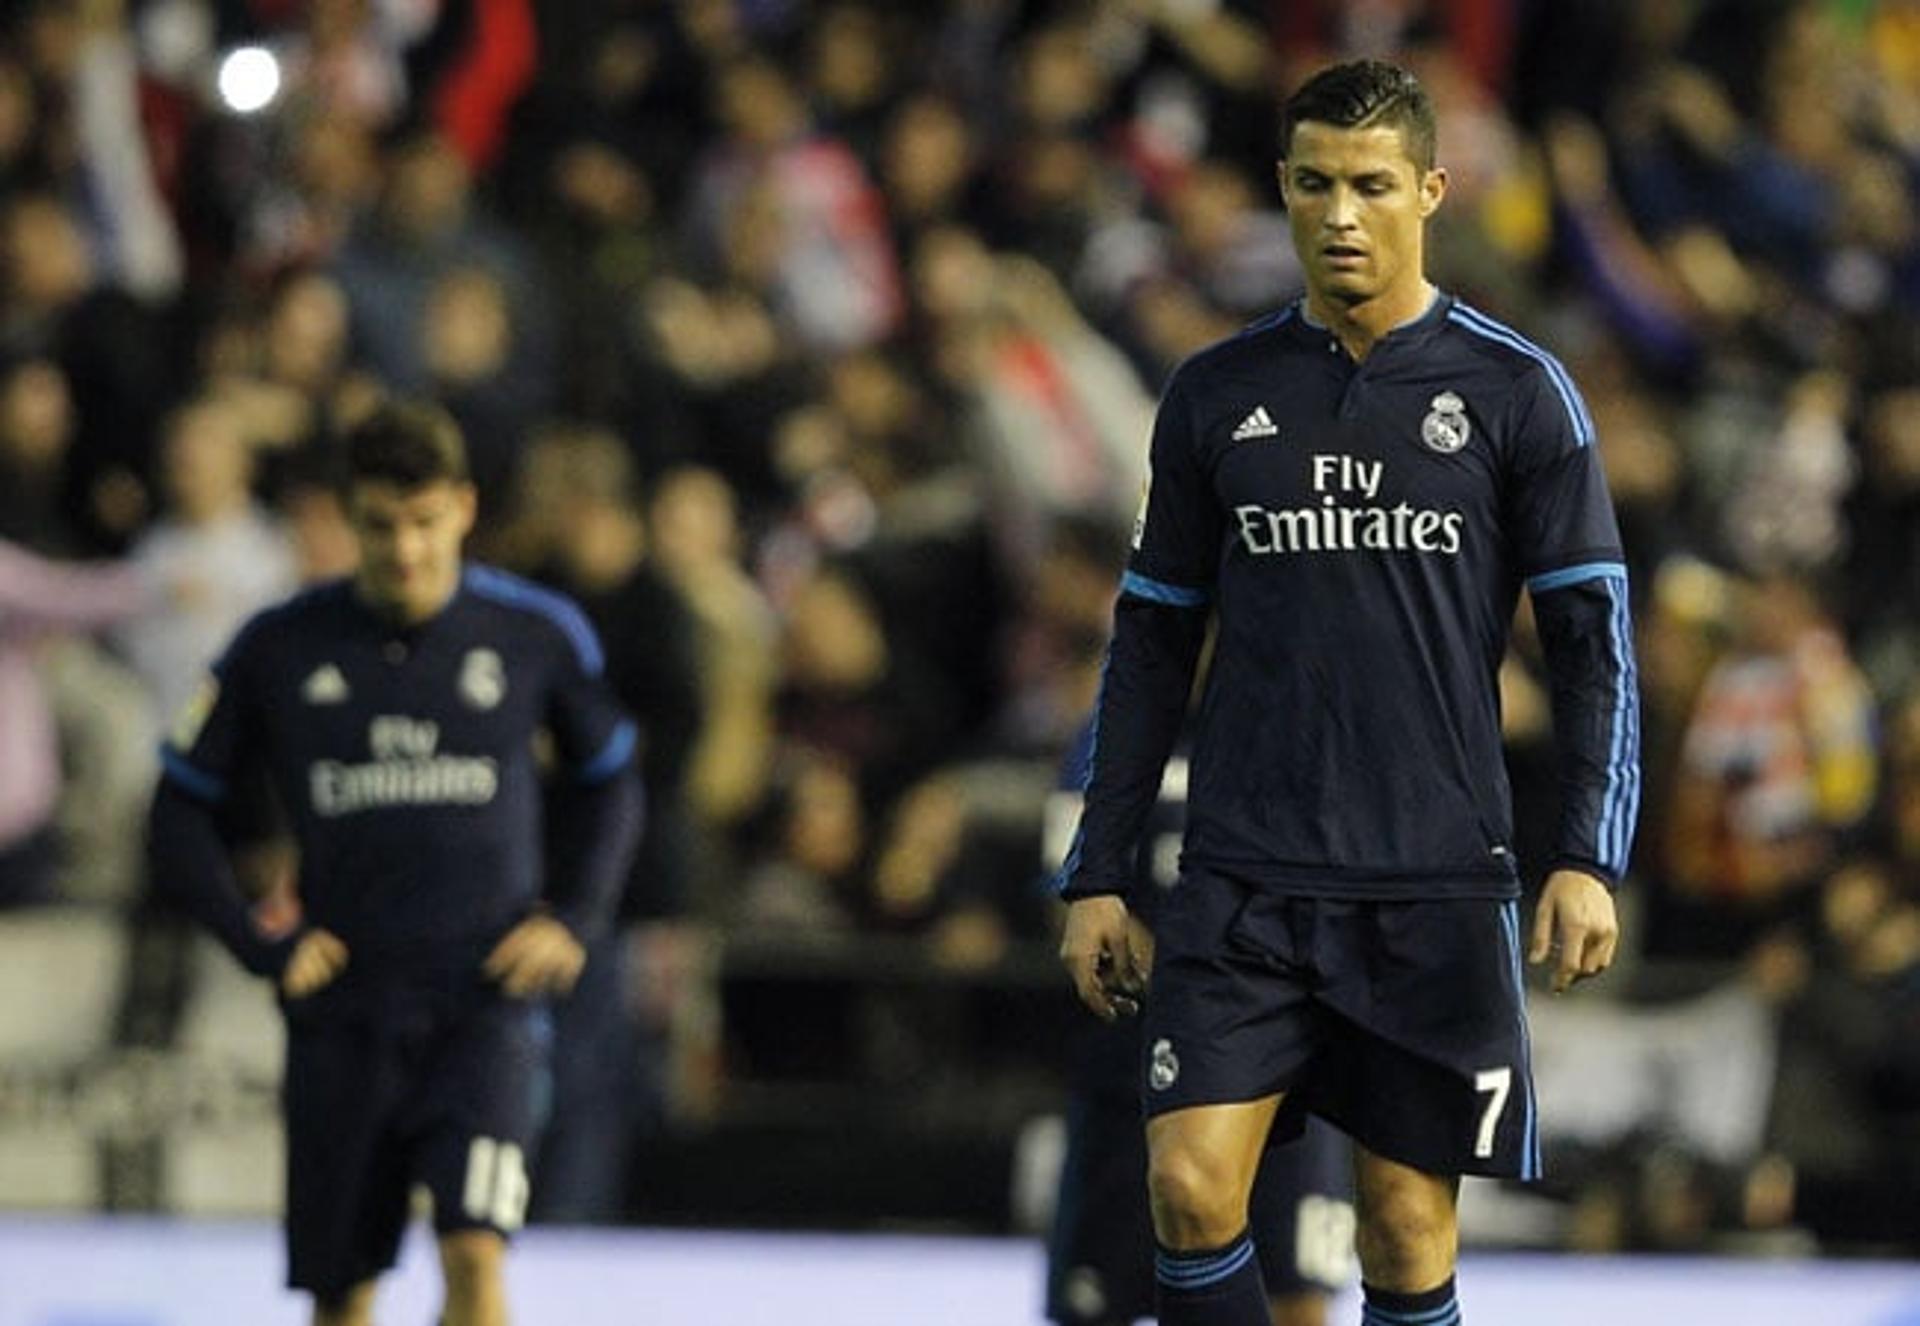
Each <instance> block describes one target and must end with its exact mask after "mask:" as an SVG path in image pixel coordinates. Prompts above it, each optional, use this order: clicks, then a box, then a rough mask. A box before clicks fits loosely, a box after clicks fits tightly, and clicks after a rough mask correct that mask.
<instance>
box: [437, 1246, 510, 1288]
mask: <svg viewBox="0 0 1920 1326" xmlns="http://www.w3.org/2000/svg"><path fill="white" fill-rule="evenodd" d="M505 1252H506V1245H505V1241H504V1240H503V1239H501V1237H500V1236H499V1235H498V1234H495V1233H494V1232H493V1231H491V1230H485V1229H468V1230H462V1231H460V1232H459V1233H455V1234H447V1235H444V1236H442V1238H441V1239H440V1269H441V1271H442V1272H443V1273H444V1274H445V1276H446V1280H447V1293H448V1296H449V1297H461V1296H465V1295H468V1294H472V1293H474V1292H476V1291H479V1290H482V1289H484V1288H486V1287H487V1286H489V1285H491V1284H493V1283H494V1282H495V1281H496V1280H497V1279H498V1278H499V1276H500V1266H501V1261H502V1259H503V1257H504V1255H505Z"/></svg>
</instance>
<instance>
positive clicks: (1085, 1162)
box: [1046, 1018, 1153, 1326]
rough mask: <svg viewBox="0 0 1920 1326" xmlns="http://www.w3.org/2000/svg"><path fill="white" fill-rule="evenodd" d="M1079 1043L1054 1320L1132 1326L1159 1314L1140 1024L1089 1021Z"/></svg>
mask: <svg viewBox="0 0 1920 1326" xmlns="http://www.w3.org/2000/svg"><path fill="white" fill-rule="evenodd" d="M1074 1039H1075V1044H1074V1047H1073V1054H1072V1075H1071V1082H1072V1096H1071V1097H1070V1098H1069V1101H1068V1105H1067V1153H1066V1156H1065V1158H1064V1160H1063V1162H1062V1164H1061V1166H1060V1183H1059V1188H1058V1192H1057V1198H1056V1201H1055V1203H1054V1213H1053V1228H1052V1229H1051V1230H1050V1231H1049V1234H1048V1238H1047V1304H1046V1308H1047V1319H1048V1320H1049V1321H1053V1322H1057V1323H1059V1326H1130V1324H1131V1323H1132V1322H1135V1321H1138V1320H1140V1319H1141V1318H1143V1317H1151V1316H1152V1315H1153V1224H1152V1222H1151V1220H1150V1219H1149V1217H1148V1215H1147V1141H1146V1137H1145V1135H1144V1133H1143V1130H1142V1129H1141V1126H1140V1077H1139V1074H1140V1025H1139V1023H1138V1022H1137V1021H1134V1020H1130V1019H1123V1020H1122V1021H1119V1022H1114V1023H1105V1022H1097V1021H1095V1020H1094V1019H1092V1018H1087V1019H1086V1020H1085V1022H1084V1023H1083V1024H1082V1026H1081V1027H1080V1029H1079V1031H1078V1033H1077V1035H1076V1036H1075V1038H1074Z"/></svg>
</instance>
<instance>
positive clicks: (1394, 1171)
mask: <svg viewBox="0 0 1920 1326" xmlns="http://www.w3.org/2000/svg"><path fill="white" fill-rule="evenodd" d="M1280 145H1281V161H1280V163H1279V178H1280V189H1281V194H1282V197H1283V198H1284V200H1285V202H1286V205H1287V209H1288V212H1289V219H1290V224H1291V228H1292V236H1293V242H1294V245H1295V247H1296V249H1297V250H1298V253H1299V257H1300V260H1301V263H1302V266H1303V269H1304V271H1305V275H1306V285H1307V293H1306V295H1305V297H1304V299H1302V300H1301V301H1300V302H1299V303H1297V304H1295V305H1293V306H1292V307H1290V308H1287V309H1284V310H1282V311H1280V312H1279V313H1277V314H1275V315H1274V316H1272V317H1270V318H1268V319H1266V320H1264V321H1262V322H1259V323H1256V324H1255V325H1254V326H1253V327H1251V328H1249V329H1248V330H1247V331H1246V332H1244V333H1243V334H1241V335H1239V336H1237V337H1235V338H1233V339H1231V340H1229V341H1225V342H1222V343H1221V344H1218V345H1216V346H1213V347H1210V348H1208V349H1206V350H1203V351H1201V352H1200V353H1199V354H1197V355H1195V356H1193V358H1191V359H1190V360H1188V361H1187V362H1186V363H1184V364H1182V365H1181V367H1180V368H1179V369H1178V370H1177V371H1176V372H1175V374H1174V375H1173V378H1172V379H1171V381H1170V382H1169V384H1168V387H1167V390H1166V393H1165V395H1164V396H1163V398H1162V400H1161V403H1160V407H1159V411H1158V414H1157V416H1156V420H1155V427H1154V436H1153V442H1152V448H1151V455H1150V460H1151V466H1152V478H1151V485H1150V490H1149V494H1148V498H1147V501H1146V504H1145V507H1144V509H1143V511H1142V516H1141V522H1140V526H1139V528H1138V530H1137V536H1136V539H1135V548H1134V552H1133V555H1132V557H1131V559H1130V561H1129V564H1128V569H1127V571H1126V573H1125V575H1124V577H1123V579H1122V583H1121V595H1120V600H1119V604H1118V607H1117V609H1116V613H1115V628H1114V637H1113V643H1112V647H1111V653H1110V657H1109V660H1108V667H1107V672H1106V676H1105V679H1104V682H1103V685H1102V694H1101V700H1100V705H1099V734H1098V742H1097V746H1096V750H1095V753H1094V759H1093V775H1092V780H1091V783H1090V785H1089V788H1088V793H1087V803H1086V809H1085V812H1084V814H1083V816H1082V819H1081V827H1080V833H1079V841H1078V842H1077V844H1076V846H1075V848H1074V851H1073V854H1072V859H1071V861H1070V865H1069V869H1068V872H1067V880H1066V887H1065V890H1064V893H1065V896H1066V897H1067V898H1068V899H1069V900H1070V903H1071V905H1070V907H1069V909H1068V917H1067V924H1066V932H1065V935H1064V936H1063V939H1062V944H1061V953H1062V957H1063V959H1064V960H1065V962H1066V964H1067V966H1068V969H1069V971H1070V972H1071V974H1072V977H1073V980H1074V983H1075V986H1076V988H1077V989H1078V991H1079V993H1080V996H1081V998H1082V999H1083V1000H1085V1001H1086V1002H1087V1004H1088V1005H1089V1006H1091V1007H1092V1008H1093V1009H1094V1010H1095V1011H1096V1012H1097V1013H1100V1014H1102V1015H1104V1016H1108V1017H1111V1016H1113V1015H1114V1013H1115V1011H1116V1002H1115V1001H1116V999H1125V998H1128V997H1130V995H1131V992H1132V991H1133V990H1135V989H1137V988H1138V987H1139V986H1140V984H1141V982H1142V981H1143V980H1144V979H1145V974H1146V957H1147V955H1145V954H1144V953H1141V952H1140V951H1139V949H1138V945H1137V942H1136V941H1135V940H1134V938H1133V937H1132V935H1131V932H1130V931H1129V928H1128V914H1127V908H1126V904H1125V902H1124V895H1125V893H1126V891H1127V889H1128V888H1129V887H1130V882H1131V869H1132V853H1133V851H1134V846H1135V843H1136V842H1137V841H1138V838H1139V836H1140V831H1141V826H1142V825H1143V824H1144V823H1145V821H1146V818H1147V815H1148V814H1149V812H1150V810H1151V807H1152V804H1153V799H1154V793H1155V790H1156V788H1157V787H1158V785H1159V782H1160V770H1161V766H1162V764H1163V762H1164V761H1165V759H1166V757H1167V754H1168V752H1169V751H1170V750H1171V749H1172V747H1173V744H1174V741H1175V738H1176V734H1177V733H1178V731H1179V728H1180V726H1181V720H1182V716H1183V713H1184V711H1185V710H1186V707H1187V692H1188V687H1189V685H1190V682H1191V679H1192V677H1193V675H1194V668H1195V661H1196V658H1197V656H1198V654H1199V652H1200V647H1201V640H1202V636H1203V634H1204V631H1205V628H1206V624H1207V621H1208V618H1209V617H1210V616H1211V617H1213V618H1214V619H1215V620H1216V621H1217V625H1218V640H1217V644H1216V648H1215V654H1214V659H1213V665H1212V668H1211V671H1210V674H1209V676H1208V680H1207V685H1206V689H1205V692H1204V695H1203V698H1202V700H1201V704H1200V709H1199V714H1198V720H1197V723H1196V738H1195V749H1194V756H1193V767H1192V774H1191V784H1190V789H1189V796H1188V820H1187V830H1186V837H1185V843H1184V848H1183V852H1182V858H1181V880H1180V883H1179V885H1178V887H1177V888H1175V889H1174V890H1173V892H1172V893H1171V895H1170V896H1169V897H1168V899H1167V900H1166V904H1165V905H1164V906H1163V908H1162V909H1161V915H1160V916H1159V918H1158V920H1157V922H1156V925H1155V931H1154V938H1155V943H1156V949H1157V951H1156V952H1155V953H1154V954H1153V955H1152V975H1151V982H1152V983H1151V990H1150V994H1149V997H1148V998H1147V1000H1146V1004H1145V1009H1144V1012H1143V1016H1144V1018H1145V1033H1144V1034H1145V1040H1146V1042H1147V1049H1146V1054H1145V1056H1144V1063H1143V1064H1142V1073H1143V1076H1144V1079H1145V1092H1144V1094H1145V1096H1146V1108H1147V1113H1148V1115H1149V1119H1148V1123H1147V1149H1148V1156H1149V1162H1148V1190H1149V1197H1150V1202H1151V1206H1152V1212H1153V1222H1154V1232H1155V1237H1156V1239H1157V1240H1158V1242H1159V1245H1160V1247H1159V1252H1158V1254H1157V1258H1158V1259H1157V1278H1158V1293H1159V1300H1160V1320H1161V1321H1162V1322H1163V1323H1165V1324H1166V1326H1254V1324H1255V1323H1261V1322H1264V1320H1265V1315H1266V1302H1265V1295H1264V1293H1263V1291H1262V1287H1261V1282H1260V1272H1259V1266H1258V1263H1257V1261H1256V1260H1255V1258H1254V1256H1253V1252H1252V1248H1251V1247H1250V1245H1249V1243H1248V1240H1247V1233H1246V1226H1247V1199H1248V1190H1249V1187H1250V1185H1251V1182H1252V1177H1253V1174H1254V1171H1255V1168H1256V1165H1257V1162H1258V1160H1259V1157H1260V1154H1261V1151H1262V1149H1263V1148H1264V1147H1265V1146H1266V1145H1267V1143H1268V1141H1269V1138H1270V1137H1280V1136H1285V1135H1287V1134H1288V1133H1289V1132H1290V1131H1291V1130H1292V1129H1294V1128H1296V1127H1297V1126H1298V1124H1299V1121H1300V1118H1301V1117H1302V1116H1303V1114H1304V1113H1306V1112H1309V1111H1310V1112H1313V1113H1316V1114H1319V1115H1321V1116H1323V1117H1325V1118H1327V1119H1330V1120H1331V1121H1332V1122H1334V1123H1335V1124H1337V1125H1339V1126H1340V1127H1341V1128H1342V1129H1343V1130H1344V1131H1346V1132H1347V1133H1348V1134H1349V1135H1350V1136H1352V1138H1353V1139H1354V1142H1355V1190H1356V1196H1357V1198H1358V1207H1359V1211H1358V1217H1359V1228H1358V1237H1357V1242H1358V1251H1359V1255H1360V1266H1361V1280H1362V1287H1363V1291H1364V1294H1365V1300H1366V1307H1365V1316H1364V1318H1363V1320H1364V1321H1365V1322H1366V1323H1370V1324H1371V1326H1454V1324H1455V1323H1458V1322H1459V1321H1460V1320H1461V1316H1460V1309H1459V1306H1458V1303H1457V1301H1456V1299H1455V1295H1454V1284H1453V1272H1454V1263H1455V1257H1456V1252H1457V1242H1458V1230H1457V1221H1456V1210H1455V1203H1456V1200H1457V1196H1458V1190H1459V1176H1461V1175H1462V1174H1469V1173H1472V1174H1486V1175H1504V1176H1510V1177H1516V1178H1522V1179H1526V1178H1532V1177H1534V1176H1536V1175H1537V1174H1538V1173H1539V1151H1538V1124H1537V1120H1536V1117H1535V1112H1534V1100H1533V1090H1532V1082H1531V1075H1530V1071H1529V1066H1528V1046H1527V1034H1526V1015H1525V1007H1524V991H1523V988H1522V975H1521V970H1522V969H1521V962H1522V952H1521V947H1522V939H1521V933H1522V931H1521V923H1520V919H1519V916H1518V908H1517V901H1516V900H1517V896H1518V893H1519V883H1518V872H1517V869H1516V863H1515V861H1514V857H1513V850H1512V846H1511V842H1512V826H1511V822H1510V821H1511V809H1510V804H1509V802H1510V797H1509V789H1508V786H1507V779H1506V772H1505V768H1504V766H1503V764H1502V758H1501V744H1500V712H1499V693H1498V688H1497V684H1496V673H1497V670H1498V668H1499V665H1500V661H1501V657H1502V655H1503V653H1504V652H1505V648H1506V643H1507V635H1508V631H1509V627H1510V624H1511V621H1512V617H1513V612H1514V609H1515V606H1516V604H1517V600H1518V596H1519V593H1520V591H1521V589H1522V588H1523V587H1524V588H1525V589H1526V591H1527V592H1528V593H1529V595H1530V596H1531V598H1532V602H1533V609H1534V613H1535V616H1536V618H1537V620H1538V623H1539V628H1540V635H1541V641H1542V644H1543V647H1544V652H1545V657H1546V662H1547V665H1548V669H1549V672H1550V681H1551V688H1552V695H1553V708H1554V725H1555V735H1556V739H1557V746H1558V750H1559V758H1560V762H1561V770H1560V783H1561V793H1562V803H1563V809H1562V817H1561V821H1560V824H1559V825H1558V828H1557V830H1556V846H1555V856H1554V860H1553V861H1552V862H1550V863H1549V865H1550V867H1551V869H1550V871H1549V873H1548V875H1547V879H1546V882H1545V884H1544V886H1543V887H1542V891H1541V896H1540V900H1539V903H1538V907H1537V910H1536V912H1535V915H1534V919H1533V924H1532V928H1531V932H1530V939H1529V942H1528V944H1527V948H1528V953H1527V956H1528V957H1530V958H1531V959H1532V960H1533V961H1536V962H1538V961H1543V960H1545V959H1546V958H1547V957H1548V956H1549V955H1550V954H1551V953H1556V952H1557V954H1558V958H1557V961H1556V963H1555V966H1554V971H1553V979H1552V985H1553V988H1554V989H1555V990H1556V991H1560V990H1564V989H1566V988H1567V987H1568V986H1569V985H1571V984H1572V983H1573V982H1574V981H1576V980H1578V979H1580V978H1582V977H1587V976H1591V975H1594V974H1596V973H1598V972H1600V971H1602V970H1604V969H1605V968H1606V967H1607V965H1608V964H1609V963H1610V962H1611V961H1612V957H1613V951H1614V946H1615V943H1616V942H1617V938H1618V927H1617V923H1616V920H1615V916H1614V906H1613V896H1612V889H1613V887H1614V886H1615V885H1616V884H1617V883H1618V881H1619V879H1620V876H1621V874H1622V872H1623V871H1624V870H1625V869H1626V863H1627V850H1628V845H1629V843H1630V841H1631V838H1632V831H1633V822H1634V817H1635V813H1636V809H1637V796H1638V726H1637V725H1638V698H1637V694H1636V683H1635V679H1634V669H1633V658H1632V644H1631V640H1630V632H1629V625H1628V618H1627V607H1626V583H1625V569H1624V565H1623V560H1622V555H1621V550H1620V544H1619V536H1618V534H1617V531H1616V528H1615V522H1614V517H1613V512H1612V507H1611V504H1610V502H1609V500H1608V497H1607V493H1606V487H1605V481H1604V479H1603V476H1602V472H1601V466H1600V459H1599V456H1598V454H1597V452H1596V444H1595V438H1594V434H1593V425H1592V422H1591V420H1590V419H1589V418H1588V416H1587V411H1586V408H1585V406H1584V404H1583V403H1582V401H1581V399H1580V396H1579V394H1578V392H1577V391H1576V390H1575V388H1574V386H1573V383H1572V381H1571V379H1570V378H1569V377H1568V375H1567V373H1566V370H1565V369H1564V368H1563V367H1561V365H1560V364H1559V362H1558V361H1557V360H1555V359H1554V358H1553V357H1552V356H1551V355H1549V354H1547V353H1546V352H1545V351H1543V350H1541V349H1539V348H1538V347H1537V346H1535V345H1533V344H1532V343H1531V342H1529V341H1528V340H1526V338H1524V337H1523V336H1521V335H1519V334H1518V333H1517V332H1514V331H1512V330H1511V329H1509V328H1507V327H1504V326H1502V325H1501V324H1499V323H1497V322H1495V321H1494V320H1493V319H1491V318H1489V317H1487V316H1486V315H1485V314H1482V313H1480V312H1478V311H1477V310H1474V309H1472V308H1470V307H1468V306H1467V305H1466V304H1464V303H1462V302H1461V301H1459V300H1457V299H1455V298H1453V297H1452V296H1450V295H1448V294H1446V293H1444V292H1442V291H1439V290H1436V289H1435V288H1434V287H1433V286H1432V285H1431V284H1429V283H1428V281H1427V278H1426V274H1425V265H1424V257H1423V251H1424V234H1425V225H1426V221H1427V218H1428V217H1429V216H1431V215H1432V214H1433V212H1434V210H1435V209H1436V208H1438V207H1439V205H1440V202H1441V199H1442V197H1443V196H1444V194H1445V192H1446V175H1445V172H1444V171H1442V170H1440V169H1438V168H1437V167H1436V166H1435V164H1434V123H1433V111H1432V107H1431V104H1430V103H1429V101H1428V100H1427V97H1426V95H1425V93H1424V91H1423V90H1422V89H1421V87H1420V85H1419V83H1418V82H1417V81H1416V80H1415V79H1414V78H1413V77H1412V76H1411V75H1410V74H1408V73H1406V72H1405V71H1404V70H1401V69H1398V68H1396V67H1394V66H1392V65H1388V64H1383V63H1379V62H1373V61H1364V62H1358V63H1353V64H1346V65H1340V66H1336V67H1334V68H1331V69H1328V70H1325V71H1323V72H1321V73H1320V74H1318V75H1316V76H1315V77H1314V78H1313V79H1311V80H1310V81H1309V82H1308V83H1307V84H1306V85H1305V86H1303V87H1302V88H1301V89H1300V90H1299V91H1298V92H1297V93H1296V94H1295V95H1294V96H1293V97H1292V98H1291V99H1290V100H1289V101H1288V103H1287V106H1286V109H1285V112H1284V114H1283V116H1282V123H1281V137H1280Z"/></svg>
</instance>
